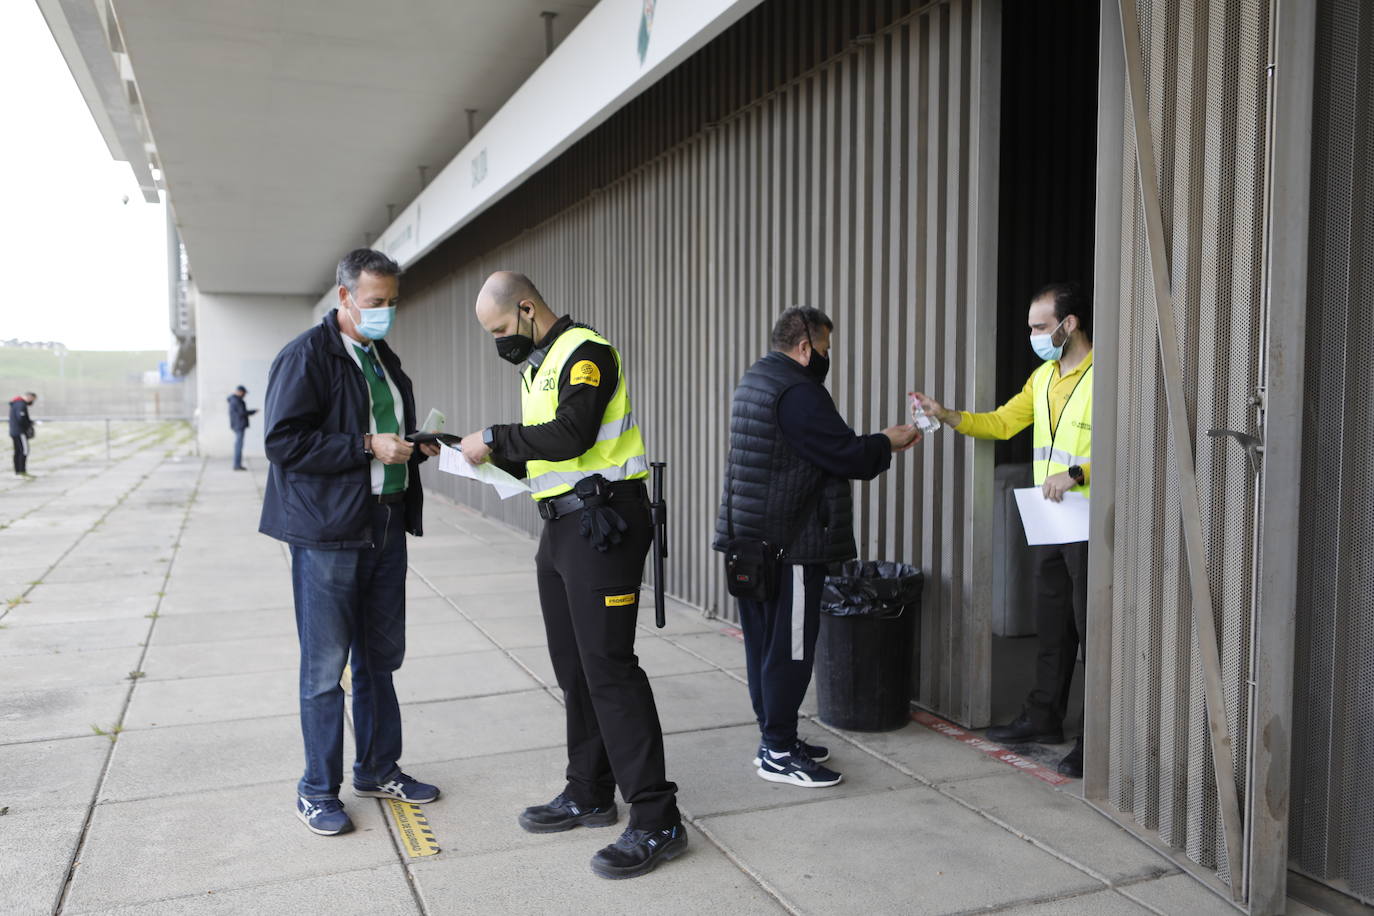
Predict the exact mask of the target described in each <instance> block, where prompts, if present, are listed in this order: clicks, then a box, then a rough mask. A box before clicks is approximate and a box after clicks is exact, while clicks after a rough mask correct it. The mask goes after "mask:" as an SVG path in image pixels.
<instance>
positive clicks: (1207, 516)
mask: <svg viewBox="0 0 1374 916" xmlns="http://www.w3.org/2000/svg"><path fill="white" fill-rule="evenodd" d="M1268 20H1269V10H1268V4H1267V3H1266V2H1264V0H1210V2H1209V0H1142V2H1140V4H1139V21H1138V22H1136V23H1128V24H1127V25H1128V27H1133V28H1137V29H1139V32H1140V36H1141V41H1142V49H1143V54H1144V65H1145V70H1146V73H1145V81H1146V86H1147V93H1146V94H1147V99H1148V105H1149V115H1150V119H1151V123H1152V125H1153V129H1154V135H1155V138H1156V139H1155V142H1156V146H1157V155H1158V163H1159V170H1160V175H1159V181H1160V188H1161V193H1162V207H1163V210H1164V213H1163V218H1164V225H1165V233H1166V235H1167V237H1168V239H1167V241H1168V258H1169V263H1170V266H1171V274H1172V283H1173V289H1172V293H1173V302H1174V311H1175V316H1176V320H1177V323H1178V327H1179V333H1180V346H1181V349H1182V360H1183V374H1184V382H1185V387H1186V388H1187V390H1188V402H1189V403H1188V411H1189V416H1190V418H1191V421H1192V422H1191V427H1192V430H1193V435H1194V439H1195V442H1196V461H1197V475H1198V485H1199V488H1200V497H1201V503H1202V515H1203V520H1204V537H1205V540H1206V547H1207V567H1208V569H1209V571H1210V578H1211V589H1212V594H1213V602H1214V609H1215V618H1216V626H1217V634H1218V641H1219V644H1220V649H1221V666H1222V680H1223V687H1224V693H1225V706H1226V713H1227V725H1228V727H1229V730H1230V734H1231V735H1232V737H1233V744H1234V747H1235V752H1236V753H1235V772H1234V773H1233V774H1232V776H1233V777H1234V779H1235V780H1236V784H1237V787H1238V790H1239V791H1240V792H1241V800H1242V810H1243V809H1244V804H1245V795H1244V791H1245V786H1246V767H1247V760H1246V742H1245V736H1246V735H1248V734H1249V722H1248V699H1249V677H1250V652H1251V636H1252V629H1251V628H1252V609H1253V589H1252V584H1251V583H1252V578H1253V575H1254V562H1253V554H1254V544H1255V542H1254V534H1255V511H1256V510H1255V506H1256V502H1255V500H1256V487H1255V484H1256V481H1255V480H1254V478H1253V476H1252V474H1251V472H1250V470H1249V467H1248V465H1247V463H1246V459H1245V455H1244V452H1243V451H1242V450H1241V449H1240V448H1239V447H1237V446H1236V445H1235V444H1234V443H1232V442H1230V441H1228V440H1225V439H1214V438H1209V437H1208V435H1207V432H1208V430H1211V429H1233V430H1241V431H1245V432H1250V433H1255V432H1257V430H1256V428H1255V423H1256V415H1255V413H1254V410H1253V408H1252V406H1251V403H1250V398H1251V397H1252V396H1253V395H1254V394H1255V391H1256V387H1257V385H1258V380H1259V374H1260V368H1261V366H1260V352H1261V339H1260V338H1261V328H1262V327H1263V312H1262V305H1263V287H1264V283H1263V275H1262V253H1263V227H1264V199H1265V198H1264V189H1265V182H1264V167H1265V153H1266V149H1265V143H1266V92H1267V84H1266V67H1267V63H1268V45H1269V37H1268V31H1267V30H1268ZM1125 110H1126V118H1125V121H1126V123H1125V142H1124V149H1125V163H1124V167H1123V169H1122V175H1123V187H1122V191H1121V193H1122V203H1123V206H1122V239H1123V245H1122V253H1121V258H1122V260H1121V265H1120V270H1121V289H1120V310H1121V314H1120V327H1119V334H1118V340H1117V341H1116V346H1117V347H1118V348H1119V353H1120V357H1119V363H1118V364H1117V365H1115V366H1102V367H1101V368H1100V369H1099V371H1102V372H1112V373H1115V374H1116V390H1117V392H1118V395H1117V403H1116V407H1115V409H1116V411H1117V415H1118V418H1119V419H1118V424H1117V427H1118V433H1117V439H1116V441H1115V442H1114V443H1104V444H1103V445H1102V446H1101V447H1105V448H1111V449H1113V451H1114V453H1115V462H1116V478H1115V493H1114V498H1115V506H1116V511H1115V517H1114V523H1113V524H1114V528H1113V538H1114V545H1115V549H1114V551H1113V559H1112V563H1113V570H1112V578H1113V582H1112V606H1111V608H1110V614H1111V618H1112V619H1111V634H1112V647H1111V648H1112V657H1111V667H1112V681H1111V686H1110V709H1111V712H1110V736H1109V743H1108V747H1109V755H1110V761H1109V764H1108V794H1107V800H1108V802H1109V804H1110V806H1111V807H1113V808H1115V809H1116V810H1118V811H1119V812H1121V814H1122V815H1123V818H1124V819H1125V820H1126V821H1128V822H1130V823H1132V824H1133V825H1134V826H1135V827H1136V828H1137V829H1141V830H1143V831H1145V832H1147V833H1150V834H1153V835H1154V836H1155V837H1156V839H1157V841H1158V842H1162V843H1163V844H1165V845H1167V846H1171V847H1174V848H1176V849H1178V850H1181V851H1182V852H1183V853H1184V854H1186V855H1187V857H1188V858H1190V859H1192V860H1193V861H1194V862H1196V863H1198V864H1199V865H1201V866H1202V867H1204V868H1206V869H1215V870H1217V872H1218V876H1219V877H1220V879H1221V880H1222V881H1223V882H1230V881H1231V880H1232V876H1231V875H1230V874H1229V873H1228V867H1227V863H1226V861H1225V848H1224V845H1223V841H1222V833H1221V819H1220V815H1219V813H1218V803H1217V793H1216V781H1215V777H1214V775H1213V769H1212V759H1211V749H1210V745H1209V743H1208V731H1207V721H1206V712H1205V706H1204V694H1203V687H1202V668H1201V661H1200V659H1199V657H1198V654H1197V643H1196V638H1195V635H1194V628H1193V624H1192V616H1191V615H1192V613H1193V609H1192V602H1191V598H1190V592H1189V585H1188V578H1187V576H1188V571H1187V563H1186V561H1185V554H1184V544H1183V538H1182V533H1181V529H1180V522H1179V492H1178V484H1177V475H1176V472H1175V469H1174V466H1173V461H1172V458H1171V453H1172V446H1171V445H1170V439H1169V433H1168V427H1167V422H1166V416H1167V413H1166V411H1167V406H1166V403H1165V397H1164V390H1163V379H1162V372H1161V367H1160V356H1159V343H1158V337H1157V331H1156V327H1155V319H1154V292H1153V286H1152V279H1151V273H1150V264H1149V255H1148V249H1147V246H1146V233H1145V227H1144V218H1143V215H1142V211H1141V206H1142V205H1141V201H1140V196H1139V191H1138V186H1137V179H1136V161H1135V152H1134V150H1135V134H1134V128H1133V124H1132V119H1131V114H1130V105H1129V102H1128V103H1127V104H1126V106H1125ZM1237 880H1239V876H1237Z"/></svg>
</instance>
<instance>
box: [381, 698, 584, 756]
mask: <svg viewBox="0 0 1374 916" xmlns="http://www.w3.org/2000/svg"><path fill="white" fill-rule="evenodd" d="M401 719H402V722H403V723H404V728H405V748H406V750H405V758H406V760H453V759H456V758H459V757H478V756H483V755H486V754H501V753H506V752H508V751H521V750H529V749H532V748H538V747H561V746H562V745H563V741H564V735H565V732H566V729H565V723H564V715H563V707H562V705H561V704H559V703H558V702H557V701H555V700H554V699H553V698H552V697H551V696H549V694H548V693H547V692H546V691H544V690H542V689H541V690H530V691H527V692H525V693H504V694H498V695H497V696H491V697H473V698H470V699H464V700H442V701H440V702H437V703H408V704H405V705H403V706H402V707H401Z"/></svg>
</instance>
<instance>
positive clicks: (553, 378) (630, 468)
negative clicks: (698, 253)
mask: <svg viewBox="0 0 1374 916" xmlns="http://www.w3.org/2000/svg"><path fill="white" fill-rule="evenodd" d="M588 341H595V342H596V343H599V344H604V345H605V346H607V347H611V344H610V341H608V340H606V338H604V337H602V336H601V335H600V334H598V333H596V332H595V331H593V330H591V329H590V328H579V327H572V328H568V330H566V331H564V332H563V333H562V334H561V335H559V338H558V339H557V340H555V341H554V342H553V346H552V347H550V348H549V353H548V355H547V356H545V357H544V361H543V362H542V363H541V364H540V365H539V367H538V368H535V367H534V366H530V367H529V368H527V369H526V370H525V375H524V381H525V392H524V395H523V397H522V398H521V412H522V414H523V417H522V422H523V423H524V425H526V426H537V425H538V424H540V423H548V422H551V421H552V420H553V419H554V417H555V416H557V414H558V380H559V378H561V377H562V375H563V366H564V364H566V363H567V361H568V359H569V358H570V357H571V356H572V354H573V352H574V351H575V350H576V349H577V348H578V347H580V346H582V345H583V344H584V343H587V342H588ZM611 352H612V353H614V354H615V366H616V378H615V380H614V382H615V395H614V396H612V398H611V402H610V403H609V404H607V405H606V411H605V413H603V414H602V415H601V430H600V431H599V432H598V433H597V436H596V442H595V443H594V444H593V445H592V447H591V448H589V449H588V450H587V451H585V452H583V453H582V454H581V455H578V456H577V457H576V458H569V459H568V460H567V461H538V460H535V461H528V462H526V463H525V469H526V474H527V475H528V477H529V482H530V489H531V490H533V491H534V498H535V499H545V498H547V497H550V496H558V495H560V494H562V493H567V492H568V491H569V490H571V489H572V488H573V485H574V484H576V483H577V482H578V481H579V480H581V479H582V478H583V477H589V476H591V475H592V474H600V475H601V476H602V477H605V478H606V479H607V480H612V481H615V480H636V479H639V478H642V477H648V476H649V460H648V458H646V457H645V455H644V438H643V437H642V436H641V435H640V432H639V426H638V425H637V424H636V423H635V418H634V413H633V412H632V411H631V410H630V394H629V391H628V390H627V389H626V385H625V370H624V367H623V366H622V364H621V361H620V353H619V351H617V350H616V349H615V347H611ZM582 363H586V366H583V365H582ZM610 381H611V380H610V379H602V378H601V377H600V373H599V372H598V370H597V368H596V364H595V363H593V362H591V361H590V360H582V361H581V362H579V363H578V364H577V365H575V366H573V369H572V382H573V383H574V384H597V385H605V384H608V383H610Z"/></svg>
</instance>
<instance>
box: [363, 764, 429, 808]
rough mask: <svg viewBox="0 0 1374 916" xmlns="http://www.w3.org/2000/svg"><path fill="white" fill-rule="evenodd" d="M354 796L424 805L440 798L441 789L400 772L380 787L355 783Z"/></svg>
mask: <svg viewBox="0 0 1374 916" xmlns="http://www.w3.org/2000/svg"><path fill="white" fill-rule="evenodd" d="M353 794H354V795H357V796H358V797H360V798H394V799H396V800H397V801H403V802H414V803H415V804H417V805H423V804H425V803H426V802H432V801H434V800H435V799H436V798H438V797H439V788H438V786H431V785H430V784H429V783H427V782H420V781H419V780H418V779H412V778H411V777H409V776H407V775H406V774H404V773H400V772H398V773H397V774H396V775H395V776H393V777H391V778H390V779H388V780H387V781H386V782H384V783H382V784H381V785H380V786H374V785H365V784H364V785H360V784H358V783H356V782H355V783H353Z"/></svg>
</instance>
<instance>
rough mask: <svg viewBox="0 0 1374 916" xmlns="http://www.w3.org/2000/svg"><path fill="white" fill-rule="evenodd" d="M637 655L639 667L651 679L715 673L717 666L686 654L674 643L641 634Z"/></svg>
mask: <svg viewBox="0 0 1374 916" xmlns="http://www.w3.org/2000/svg"><path fill="white" fill-rule="evenodd" d="M635 654H636V655H638V656H639V666H640V667H641V668H643V669H644V671H645V673H646V674H648V675H649V677H665V676H668V675H672V674H692V673H694V672H697V671H714V670H715V666H714V665H713V664H712V663H711V662H710V661H707V660H703V659H701V658H698V657H697V656H696V655H693V654H692V653H690V652H684V651H683V650H682V649H680V648H678V647H677V646H676V645H675V644H674V642H671V641H669V640H666V639H658V638H657V637H654V636H645V635H644V634H643V633H640V634H639V636H638V638H637V639H635Z"/></svg>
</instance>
